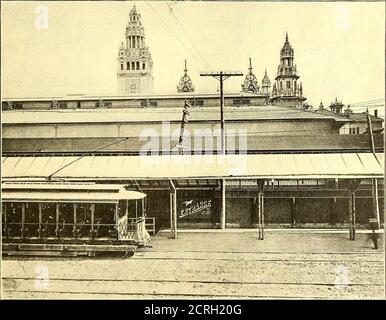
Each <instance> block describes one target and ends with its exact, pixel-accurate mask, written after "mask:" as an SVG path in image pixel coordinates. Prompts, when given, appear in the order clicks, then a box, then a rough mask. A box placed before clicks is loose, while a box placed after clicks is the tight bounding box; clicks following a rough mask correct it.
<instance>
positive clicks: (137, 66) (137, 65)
mask: <svg viewBox="0 0 386 320" xmlns="http://www.w3.org/2000/svg"><path fill="white" fill-rule="evenodd" d="M137 70H139V61H137Z"/></svg>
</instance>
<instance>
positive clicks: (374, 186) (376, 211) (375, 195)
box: [371, 179, 381, 230]
mask: <svg viewBox="0 0 386 320" xmlns="http://www.w3.org/2000/svg"><path fill="white" fill-rule="evenodd" d="M371 192H372V198H373V217H374V219H376V220H377V225H376V226H377V230H379V229H380V228H381V222H380V218H379V199H378V180H377V179H372V183H371Z"/></svg>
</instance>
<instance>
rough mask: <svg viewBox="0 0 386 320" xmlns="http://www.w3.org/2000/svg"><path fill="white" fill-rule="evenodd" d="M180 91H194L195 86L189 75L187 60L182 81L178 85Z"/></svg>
mask: <svg viewBox="0 0 386 320" xmlns="http://www.w3.org/2000/svg"><path fill="white" fill-rule="evenodd" d="M177 91H178V92H193V91H194V86H193V83H192V80H191V79H190V77H189V76H188V68H187V64H186V60H185V69H184V75H183V76H182V77H181V79H180V82H179V83H178V86H177Z"/></svg>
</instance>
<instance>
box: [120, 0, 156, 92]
mask: <svg viewBox="0 0 386 320" xmlns="http://www.w3.org/2000/svg"><path fill="white" fill-rule="evenodd" d="M125 36H126V41H125V43H123V42H122V44H121V47H120V49H119V51H118V70H117V85H118V93H119V94H122V95H129V94H149V93H152V92H153V80H154V78H153V60H152V58H151V54H150V51H149V48H148V47H147V46H146V45H145V32H144V27H143V25H142V23H141V14H140V13H139V12H138V11H137V9H136V7H135V5H134V7H133V8H132V9H131V11H130V13H129V22H128V24H127V26H126V33H125Z"/></svg>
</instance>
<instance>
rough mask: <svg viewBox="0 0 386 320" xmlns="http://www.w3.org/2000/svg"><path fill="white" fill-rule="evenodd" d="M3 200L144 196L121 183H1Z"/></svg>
mask: <svg viewBox="0 0 386 320" xmlns="http://www.w3.org/2000/svg"><path fill="white" fill-rule="evenodd" d="M1 188H2V195H1V197H2V200H3V201H6V202H8V201H29V202H71V203H82V202H93V203H116V202H117V201H119V200H136V199H142V198H144V197H146V194H144V193H142V192H137V191H132V190H126V189H125V188H124V186H122V185H103V184H84V183H82V184H80V183H2V185H1Z"/></svg>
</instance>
